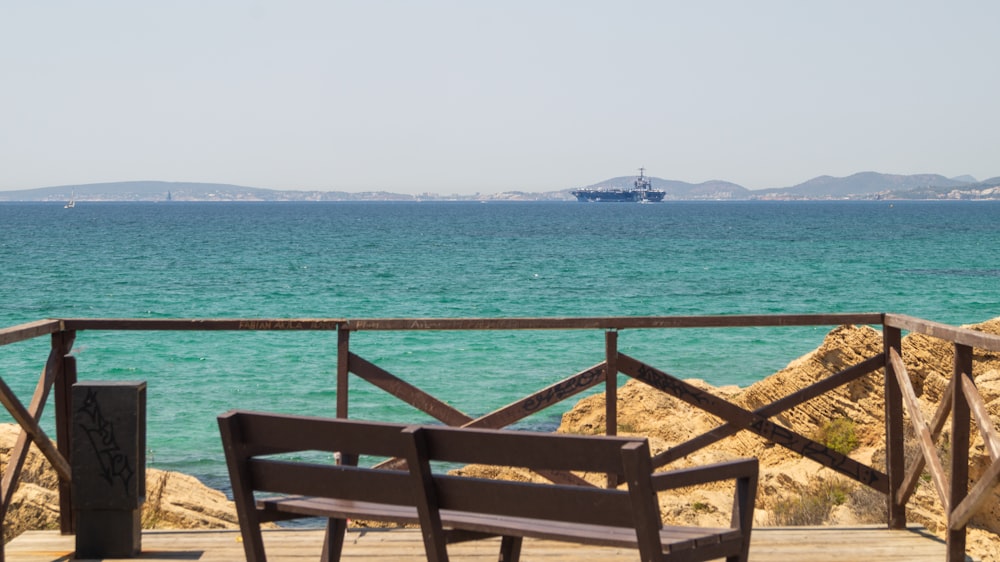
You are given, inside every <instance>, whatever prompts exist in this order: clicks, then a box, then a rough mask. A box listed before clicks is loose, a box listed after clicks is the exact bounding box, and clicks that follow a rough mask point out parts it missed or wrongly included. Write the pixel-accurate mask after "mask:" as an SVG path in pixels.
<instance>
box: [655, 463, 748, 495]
mask: <svg viewBox="0 0 1000 562" xmlns="http://www.w3.org/2000/svg"><path fill="white" fill-rule="evenodd" d="M758 471H759V468H758V463H757V459H740V460H734V461H726V462H720V463H714V464H708V465H704V466H694V467H690V468H681V469H678V470H671V471H669V472H658V473H656V474H654V475H653V476H652V480H653V489H654V490H656V491H658V492H662V491H664V490H673V489H675V488H684V487H686V486H694V485H697V484H705V483H707V482H718V481H720V480H739V479H752V480H753V482H754V484H756V482H757V473H758Z"/></svg>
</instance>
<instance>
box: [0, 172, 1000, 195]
mask: <svg viewBox="0 0 1000 562" xmlns="http://www.w3.org/2000/svg"><path fill="white" fill-rule="evenodd" d="M634 179H635V178H634V177H633V176H621V177H617V178H611V179H608V180H605V181H602V182H599V183H596V184H592V185H589V186H584V187H589V188H599V187H607V188H614V187H618V188H624V187H630V186H631V185H632V182H633V181H634ZM649 179H650V181H651V182H652V186H653V188H655V189H662V190H663V191H665V192H666V197H665V198H664V200H674V201H682V200H702V201H704V200H754V199H757V200H812V199H820V200H822V199H862V200H864V199H868V200H872V199H1000V177H995V178H991V179H988V180H985V181H976V179H975V178H973V177H971V176H960V177H955V178H947V177H945V176H941V175H937V174H916V175H894V174H880V173H877V172H860V173H857V174H853V175H851V176H847V177H843V178H835V177H831V176H820V177H817V178H813V179H811V180H809V181H807V182H804V183H800V184H798V185H793V186H791V187H781V188H773V189H757V190H750V189H747V188H745V187H743V186H741V185H738V184H735V183H732V182H727V181H720V180H715V181H707V182H703V183H699V184H692V183H687V182H683V181H677V180H667V179H662V178H655V177H650V178H649ZM572 189H578V188H571V189H564V190H559V191H549V192H542V193H531V192H523V191H507V192H502V193H494V194H486V195H482V194H476V195H439V194H433V193H425V194H421V195H408V194H400V193H392V192H388V191H366V192H346V191H301V190H277V189H263V188H258V187H245V186H239V185H230V184H219V183H194V182H162V181H128V182H114V183H92V184H83V185H61V186H56V187H40V188H37V189H25V190H20V191H0V201H68V200H69V199H71V198H72V199H75V200H77V201H572V200H574V197H573V196H572V195H571V194H570V191H572Z"/></svg>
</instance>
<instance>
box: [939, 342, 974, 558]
mask: <svg viewBox="0 0 1000 562" xmlns="http://www.w3.org/2000/svg"><path fill="white" fill-rule="evenodd" d="M952 376H953V377H954V378H955V380H954V382H955V387H954V388H955V391H954V392H952V393H951V489H950V490H949V492H948V505H947V506H946V511H947V512H946V513H945V515H946V516H947V519H948V523H949V525H948V527H949V529H948V535H947V543H948V562H963V561H964V560H965V531H966V527H965V526H963V527H962V528H961V529H957V530H956V529H951V528H950V527H951V525H950V523H951V520H952V513H953V512H954V510H955V507H957V506H958V505H959V504H960V503H962V500H964V499H965V496H966V495H967V494H968V492H969V423H970V422H971V421H972V420H971V416H970V414H969V403H968V402H967V401H966V399H965V393H964V392H962V377H969V378H970V379H971V378H972V348H971V347H969V346H966V345H961V344H955V368H954V371H953V373H952Z"/></svg>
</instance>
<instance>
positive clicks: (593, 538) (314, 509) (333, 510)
mask: <svg viewBox="0 0 1000 562" xmlns="http://www.w3.org/2000/svg"><path fill="white" fill-rule="evenodd" d="M257 506H258V508H259V509H261V510H263V511H265V512H290V513H295V514H299V515H303V516H316V517H333V518H357V519H372V520H378V521H392V522H398V523H403V524H416V523H418V522H419V519H418V517H417V510H416V508H415V507H411V506H401V505H391V504H380V503H373V502H358V501H348V500H339V499H331V498H314V497H304V496H288V497H281V498H267V499H262V500H258V501H257ZM441 522H442V523H443V524H444V526H445V527H446V528H455V529H463V530H468V531H478V532H481V533H487V534H491V535H503V534H517V535H519V536H524V537H531V538H537V539H545V540H558V541H564V542H578V543H581V544H590V545H594V546H615V547H622V548H635V547H636V535H635V529H633V528H631V527H613V526H608V525H589V524H584V523H566V522H563V521H547V520H542V519H533V518H529V517H509V516H496V515H485V514H482V513H471V512H463V511H455V510H451V509H442V510H441ZM660 540H661V541H662V543H663V545H664V549H665V550H667V551H668V552H677V551H682V550H688V549H691V548H694V547H695V546H698V547H699V548H701V547H705V546H710V545H714V544H723V543H726V544H729V543H732V542H733V541H737V542H738V541H739V540H740V533H739V531H738V530H736V529H730V528H728V527H684V526H666V527H664V528H663V529H661V531H660Z"/></svg>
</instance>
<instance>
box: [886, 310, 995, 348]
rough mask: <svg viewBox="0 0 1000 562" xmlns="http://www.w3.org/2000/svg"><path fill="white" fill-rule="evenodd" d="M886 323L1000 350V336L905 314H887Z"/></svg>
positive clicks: (943, 338) (975, 345)
mask: <svg viewBox="0 0 1000 562" xmlns="http://www.w3.org/2000/svg"><path fill="white" fill-rule="evenodd" d="M884 325H886V326H891V327H893V328H899V329H901V330H908V331H910V332H916V333H918V334H924V335H925V336H931V337H935V338H938V339H941V340H945V341H950V342H952V343H956V344H959V345H965V346H968V347H976V348H979V349H983V350H986V351H1000V336H997V335H994V334H987V333H985V332H977V331H975V330H970V329H968V328H958V327H955V326H949V325H947V324H942V323H940V322H932V321H930V320H923V319H920V318H914V317H912V316H906V315H903V314H889V313H886V314H885V320H884Z"/></svg>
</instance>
